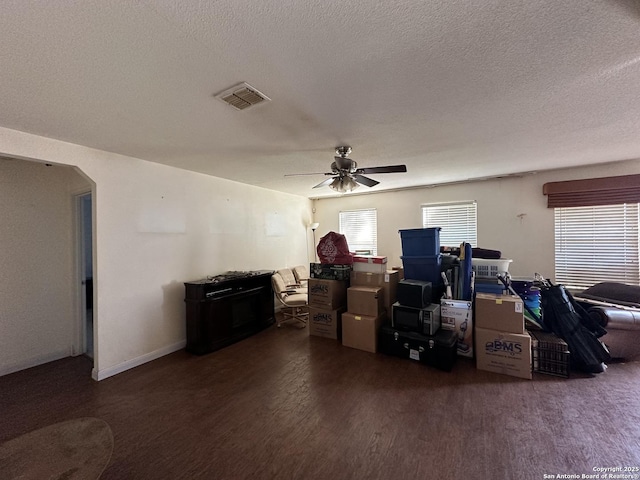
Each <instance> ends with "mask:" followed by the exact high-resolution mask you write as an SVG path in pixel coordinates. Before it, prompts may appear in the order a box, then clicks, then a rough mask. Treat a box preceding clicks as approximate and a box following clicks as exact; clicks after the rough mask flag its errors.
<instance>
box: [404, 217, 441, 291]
mask: <svg viewBox="0 0 640 480" xmlns="http://www.w3.org/2000/svg"><path fill="white" fill-rule="evenodd" d="M440 230H441V228H440V227H430V228H412V229H408V230H399V233H400V240H401V242H402V256H401V257H400V258H401V259H402V267H403V269H404V278H406V279H411V280H423V281H426V282H431V284H432V286H433V292H434V294H435V293H436V292H438V291H439V290H441V288H439V287H441V286H442V284H443V282H442V277H441V276H440V266H441V263H442V255H441V254H440Z"/></svg>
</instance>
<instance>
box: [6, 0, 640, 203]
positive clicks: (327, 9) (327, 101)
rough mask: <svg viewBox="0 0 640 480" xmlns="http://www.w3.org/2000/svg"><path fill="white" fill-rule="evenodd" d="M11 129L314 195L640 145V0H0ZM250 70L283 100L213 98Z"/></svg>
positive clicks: (637, 154)
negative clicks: (355, 180)
mask: <svg viewBox="0 0 640 480" xmlns="http://www.w3.org/2000/svg"><path fill="white" fill-rule="evenodd" d="M1 9H2V15H0V65H1V68H0V97H1V104H0V105H1V107H0V126H3V127H6V128H11V129H16V130H21V131H25V132H29V133H33V134H37V135H42V136H46V137H52V138H56V139H60V140H64V141H68V142H72V143H76V144H80V145H86V146H90V147H95V148H99V149H103V150H107V151H111V152H116V153H120V154H124V155H128V156H132V157H137V158H142V159H145V160H150V161H154V162H159V163H164V164H168V165H174V166H176V167H180V168H185V169H189V170H194V171H198V172H202V173H206V174H210V175H215V176H218V177H223V178H228V179H231V180H235V181H239V182H243V183H248V184H252V185H258V186H261V187H265V188H269V189H274V190H280V191H283V192H289V193H293V194H297V195H303V196H309V197H317V196H324V195H332V194H333V193H334V192H333V191H332V190H330V189H329V188H327V187H324V188H322V189H312V188H311V187H313V186H314V185H316V184H317V183H319V182H321V181H322V180H324V179H325V178H326V177H324V176H322V175H316V176H300V177H286V178H285V177H284V175H285V174H287V173H309V172H320V173H321V172H328V171H329V165H330V163H331V161H332V160H333V155H334V147H336V146H338V145H351V146H352V147H353V153H352V154H351V157H352V158H353V159H354V160H356V161H357V162H358V166H360V167H373V166H380V165H390V164H398V163H404V164H406V165H407V168H408V173H405V174H402V173H393V174H384V175H371V177H372V178H375V179H376V180H379V181H380V182H381V183H380V185H378V186H376V187H373V188H372V189H368V187H364V186H362V187H360V188H359V190H358V191H364V190H367V191H379V190H384V189H389V188H401V187H408V186H417V185H431V184H438V183H447V182H456V181H462V180H466V179H472V178H484V177H490V176H500V175H509V174H516V173H519V172H529V171H540V170H545V169H551V168H559V167H566V166H576V165H587V164H594V163H603V162H611V161H618V160H627V159H632V158H640V135H639V127H640V89H639V86H640V4H639V3H638V2H637V1H631V0H629V1H623V0H608V1H605V0H593V1H592V0H579V1H578V0H575V1H558V0H537V1H520V0H517V1H507V0H502V1H498V0H477V1H470V0H441V1H436V0H431V1H428V2H426V1H424V0H398V1H396V2H378V1H363V0H357V1H356V0H346V1H345V0H322V1H320V0H310V1H306V2H299V1H293V0H262V1H260V2H255V1H253V0H251V1H249V0H220V1H202V0H201V1H187V0H177V1H176V0H137V1H136V0H130V1H124V0H121V1H118V0H56V1H51V2H47V1H42V0H38V1H33V0H3V1H2V7H1ZM242 81H245V82H248V83H249V84H251V85H252V86H254V87H255V88H257V89H258V90H260V91H262V92H263V93H264V94H266V95H267V96H268V97H270V98H271V99H272V101H271V102H265V103H263V104H261V105H258V106H256V107H253V108H251V109H248V110H244V111H237V110H235V109H233V108H232V107H230V106H228V105H226V104H225V103H223V102H221V101H219V100H217V99H215V98H213V95H214V94H216V93H218V92H220V91H222V90H225V89H226V88H228V87H230V86H232V85H234V84H237V83H239V82H242Z"/></svg>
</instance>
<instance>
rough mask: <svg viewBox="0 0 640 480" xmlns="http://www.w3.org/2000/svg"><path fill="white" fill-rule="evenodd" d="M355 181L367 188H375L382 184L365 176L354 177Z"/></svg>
mask: <svg viewBox="0 0 640 480" xmlns="http://www.w3.org/2000/svg"><path fill="white" fill-rule="evenodd" d="M353 179H354V180H355V181H356V182H358V183H361V184H362V185H366V186H367V187H373V186H375V185H377V184H379V183H380V182H378V181H376V180H374V179H373V178H369V177H365V176H363V175H358V174H356V175H354V176H353Z"/></svg>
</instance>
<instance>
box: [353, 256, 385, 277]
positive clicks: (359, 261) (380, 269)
mask: <svg viewBox="0 0 640 480" xmlns="http://www.w3.org/2000/svg"><path fill="white" fill-rule="evenodd" d="M353 269H354V270H355V271H357V272H371V273H384V272H386V271H387V257H380V256H374V255H354V256H353Z"/></svg>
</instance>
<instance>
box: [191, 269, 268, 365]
mask: <svg viewBox="0 0 640 480" xmlns="http://www.w3.org/2000/svg"><path fill="white" fill-rule="evenodd" d="M271 275H273V271H269V270H258V271H229V272H226V273H224V274H221V275H216V276H213V277H207V278H205V279H202V280H197V281H194V282H186V283H185V284H184V286H185V303H186V307H187V351H189V352H191V353H195V354H197V355H203V354H205V353H210V352H213V351H215V350H218V349H220V348H222V347H225V346H227V345H230V344H232V343H235V342H237V341H239V340H242V339H243V338H246V337H248V336H250V335H253V334H255V333H258V332H259V331H260V330H263V329H264V328H266V327H268V326H270V325H272V324H273V323H274V321H275V312H274V299H273V290H272V288H271Z"/></svg>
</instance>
